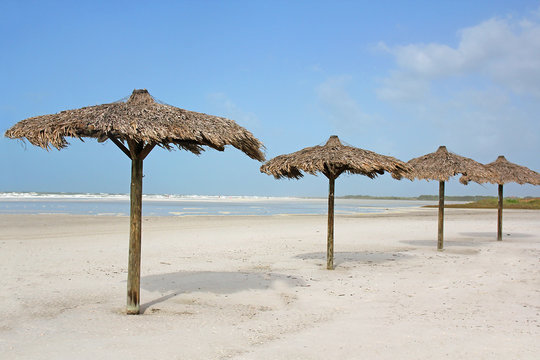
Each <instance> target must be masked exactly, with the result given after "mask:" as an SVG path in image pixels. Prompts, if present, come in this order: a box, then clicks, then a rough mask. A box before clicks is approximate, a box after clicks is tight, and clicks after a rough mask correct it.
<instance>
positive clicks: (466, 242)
mask: <svg viewBox="0 0 540 360" xmlns="http://www.w3.org/2000/svg"><path fill="white" fill-rule="evenodd" d="M468 234H469V233H468ZM471 234H472V233H471ZM466 236H468V235H466ZM470 236H471V237H472V238H468V239H461V240H452V239H446V240H445V242H444V245H445V247H455V246H460V247H461V246H463V247H476V246H482V245H483V244H484V243H485V242H487V241H488V239H487V238H482V239H474V237H476V236H474V235H470ZM400 242H401V243H403V244H408V245H413V246H426V247H430V246H433V245H436V244H437V240H403V241H400Z"/></svg>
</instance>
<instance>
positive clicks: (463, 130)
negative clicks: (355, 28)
mask: <svg viewBox="0 0 540 360" xmlns="http://www.w3.org/2000/svg"><path fill="white" fill-rule="evenodd" d="M457 34H458V42H457V44H456V45H455V46H453V45H450V44H444V43H430V44H418V43H413V44H406V45H399V46H392V45H389V44H385V43H380V44H379V45H378V49H379V50H381V51H384V52H387V53H389V54H391V55H392V56H393V59H394V61H395V66H394V68H393V69H391V70H389V71H388V72H387V74H386V76H385V77H384V78H382V79H381V81H380V87H379V88H378V89H376V93H377V96H378V97H379V99H381V100H383V101H384V102H386V103H387V104H391V105H394V106H395V107H397V108H398V109H399V110H400V111H402V112H403V114H404V116H408V117H410V118H414V119H415V124H416V126H417V131H418V132H419V133H423V134H426V139H428V138H429V139H436V141H439V142H440V143H441V144H443V143H446V144H453V146H454V147H455V148H456V149H463V150H464V151H465V154H466V153H467V152H469V154H470V155H471V156H473V155H477V156H480V157H482V156H487V157H488V158H487V159H486V160H489V161H492V159H491V157H493V154H494V153H497V154H498V153H499V152H500V153H502V154H504V153H505V152H507V153H511V152H514V153H515V152H519V153H521V154H527V155H524V156H525V157H527V158H528V159H529V160H530V162H531V165H532V166H533V167H534V166H537V165H535V164H539V163H538V157H537V156H530V155H529V154H532V153H536V152H537V151H538V150H539V142H540V138H539V136H540V121H538V113H540V103H539V101H538V100H539V99H540V19H539V18H538V17H537V16H535V15H531V18H530V19H513V18H492V19H489V20H486V21H483V22H481V23H479V24H477V25H475V26H471V27H468V28H465V29H462V30H459V31H458V33H457Z"/></svg>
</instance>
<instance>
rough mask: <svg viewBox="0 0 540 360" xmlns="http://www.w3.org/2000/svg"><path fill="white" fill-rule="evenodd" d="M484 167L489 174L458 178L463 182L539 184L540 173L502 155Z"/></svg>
mask: <svg viewBox="0 0 540 360" xmlns="http://www.w3.org/2000/svg"><path fill="white" fill-rule="evenodd" d="M485 166H486V168H488V169H489V170H491V173H492V174H491V176H477V175H476V176H475V175H466V176H465V175H464V176H462V177H461V179H459V181H460V182H461V183H463V184H467V183H468V182H469V181H474V182H490V183H492V184H499V185H504V184H506V183H509V182H515V183H518V184H533V185H540V174H539V173H537V172H536V171H533V170H531V169H529V168H527V167H525V166H520V165H517V164H514V163H511V162H510V161H508V160H506V158H505V157H504V156H502V155H501V156H499V157H498V158H497V160H495V161H494V162H492V163H489V164H486V165H485Z"/></svg>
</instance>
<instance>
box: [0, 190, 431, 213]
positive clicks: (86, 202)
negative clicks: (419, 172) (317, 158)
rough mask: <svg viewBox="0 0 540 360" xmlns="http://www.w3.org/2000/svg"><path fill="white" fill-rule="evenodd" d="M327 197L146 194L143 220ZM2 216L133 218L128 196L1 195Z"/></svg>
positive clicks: (376, 203)
mask: <svg viewBox="0 0 540 360" xmlns="http://www.w3.org/2000/svg"><path fill="white" fill-rule="evenodd" d="M433 204H436V202H434V201H418V200H378V199H339V198H336V200H335V213H336V214H362V213H384V212H393V211H399V210H400V209H401V210H402V209H404V208H413V207H420V206H423V205H433ZM327 207H328V200H327V199H324V198H293V197H258V196H198V195H143V216H196V215H223V216H227V215H229V216H230V215H262V216H269V215H300V214H305V215H319V214H326V213H327ZM0 214H73V215H118V216H126V215H129V195H126V194H64V193H34V192H26V193H14V192H8V193H0Z"/></svg>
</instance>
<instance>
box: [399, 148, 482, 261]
mask: <svg viewBox="0 0 540 360" xmlns="http://www.w3.org/2000/svg"><path fill="white" fill-rule="evenodd" d="M407 164H408V165H409V166H410V167H411V169H412V170H411V171H410V172H409V173H406V174H404V175H403V176H404V177H406V178H407V179H409V180H414V179H415V178H418V179H419V180H422V179H424V180H437V181H439V229H438V230H439V231H438V239H437V250H442V249H443V242H444V236H443V228H444V183H445V181H448V179H450V177H452V176H454V175H457V174H467V175H469V174H473V175H476V176H489V174H490V171H489V170H487V169H486V168H485V167H484V165H482V164H480V163H478V162H476V161H474V160H473V159H469V158H466V157H463V156H459V155H456V154H453V153H451V152H448V150H446V146H439V149H438V150H437V151H436V152H434V153H430V154H426V155H423V156H420V157H417V158H414V159H411V160H409V161H408V162H407ZM394 177H395V176H394ZM398 178H399V177H398Z"/></svg>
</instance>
